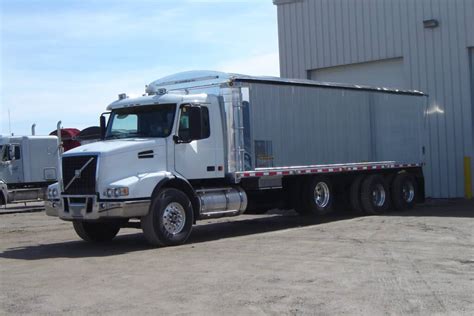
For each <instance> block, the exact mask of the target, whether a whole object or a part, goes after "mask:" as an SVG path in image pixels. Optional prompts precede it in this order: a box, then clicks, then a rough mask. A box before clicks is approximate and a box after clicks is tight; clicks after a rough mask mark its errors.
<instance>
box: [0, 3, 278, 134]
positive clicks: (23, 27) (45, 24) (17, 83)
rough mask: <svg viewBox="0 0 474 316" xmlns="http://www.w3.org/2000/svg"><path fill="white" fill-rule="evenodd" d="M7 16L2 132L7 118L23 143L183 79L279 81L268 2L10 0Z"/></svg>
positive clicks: (88, 121) (83, 123) (94, 119)
mask: <svg viewBox="0 0 474 316" xmlns="http://www.w3.org/2000/svg"><path fill="white" fill-rule="evenodd" d="M1 1H2V0H0V2H1ZM249 3H251V4H250V5H249ZM2 5H3V3H2ZM1 9H2V10H0V19H1V20H2V22H1V29H0V32H1V33H0V36H1V41H0V44H1V46H2V47H1V53H2V54H1V62H0V67H1V69H0V87H1V91H0V133H7V132H8V114H7V113H8V109H10V112H11V120H12V129H13V131H14V132H15V133H16V134H27V133H29V131H30V126H31V124H33V123H37V125H38V128H37V131H38V133H39V134H41V133H43V134H45V133H48V132H50V131H51V130H53V129H54V128H55V126H56V122H57V121H58V120H62V121H63V123H64V125H65V126H68V127H78V128H82V127H87V126H89V125H93V124H97V123H98V116H99V115H100V113H101V112H103V111H104V110H105V108H106V106H107V105H108V104H109V103H110V102H112V101H113V100H115V99H116V98H117V94H118V93H122V92H126V93H127V94H141V93H143V92H144V86H145V84H148V83H150V82H152V81H154V80H156V79H158V78H160V77H163V76H166V75H169V74H172V73H176V72H180V71H185V70H193V69H214V70H222V71H229V72H238V73H246V74H251V75H278V73H279V71H278V54H277V53H276V52H277V51H278V42H277V26H276V8H275V6H274V5H273V4H272V3H271V1H269V0H268V1H267V0H261V1H250V0H244V1H239V0H236V1H216V0H188V1H185V0H182V1H144V0H141V1H129V0H124V1H120V2H118V1H90V0H84V1H80V2H71V3H69V2H68V3H67V4H64V3H62V2H55V1H48V0H43V1H41V2H35V1H33V2H28V1H9V2H7V3H6V4H5V5H4V6H3V7H2V8H1ZM196 12H199V14H196Z"/></svg>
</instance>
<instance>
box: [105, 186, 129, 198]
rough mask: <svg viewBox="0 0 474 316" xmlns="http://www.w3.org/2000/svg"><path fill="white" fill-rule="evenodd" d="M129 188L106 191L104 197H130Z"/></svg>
mask: <svg viewBox="0 0 474 316" xmlns="http://www.w3.org/2000/svg"><path fill="white" fill-rule="evenodd" d="M128 193H129V192H128V188H127V187H122V188H108V189H106V190H105V191H104V195H105V196H107V197H108V198H111V197H116V198H118V197H121V196H128Z"/></svg>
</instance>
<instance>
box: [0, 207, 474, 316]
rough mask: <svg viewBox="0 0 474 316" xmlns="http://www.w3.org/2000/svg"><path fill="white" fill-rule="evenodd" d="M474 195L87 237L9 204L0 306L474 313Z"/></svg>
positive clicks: (79, 310)
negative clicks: (151, 241) (100, 240)
mask: <svg viewBox="0 0 474 316" xmlns="http://www.w3.org/2000/svg"><path fill="white" fill-rule="evenodd" d="M473 218H474V202H467V201H461V200H458V201H436V202H430V203H427V204H425V205H423V206H421V207H418V208H416V209H415V210H413V211H409V212H405V213H392V214H389V215H386V216H367V217H351V216H349V215H345V214H343V213H341V214H337V215H334V216H331V217H325V218H301V217H298V216H296V215H294V214H293V213H292V212H286V213H283V214H277V213H274V214H267V215H258V216H256V215H244V216H241V217H236V218H231V219H221V220H212V221H205V222H201V223H199V225H198V226H196V227H195V229H194V231H193V234H192V235H191V238H190V240H189V241H188V243H187V244H186V245H183V246H179V247H174V248H159V249H154V248H150V247H149V246H148V245H147V244H146V242H145V240H144V238H143V237H142V235H141V231H138V230H135V229H124V230H123V231H121V233H120V235H119V236H118V237H117V238H116V239H115V240H114V241H113V242H111V243H107V244H102V245H92V244H87V243H85V242H82V241H80V240H78V237H76V235H75V233H74V232H73V230H72V227H71V224H70V223H67V222H63V221H60V220H58V219H55V218H49V217H47V216H46V215H45V214H44V213H23V214H4V215H0V314H62V313H74V314H91V313H92V314H131V313H136V314H137V315H138V314H228V315H237V314H238V315H253V314H290V315H293V314H294V315H300V314H311V315H312V314H323V315H324V314H326V315H333V314H360V315H381V314H413V315H417V314H423V315H431V314H436V313H437V314H465V315H474V250H473V249H474V247H473V246H474V243H473V242H474V238H473V232H474V220H473Z"/></svg>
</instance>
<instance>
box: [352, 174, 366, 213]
mask: <svg viewBox="0 0 474 316" xmlns="http://www.w3.org/2000/svg"><path fill="white" fill-rule="evenodd" d="M363 179H364V176H363V175H359V176H357V177H356V178H355V179H354V180H353V181H352V183H351V187H350V190H349V203H350V205H351V209H352V211H353V212H354V213H356V214H362V213H363V212H364V210H363V209H362V203H361V201H360V189H361V184H362V180H363Z"/></svg>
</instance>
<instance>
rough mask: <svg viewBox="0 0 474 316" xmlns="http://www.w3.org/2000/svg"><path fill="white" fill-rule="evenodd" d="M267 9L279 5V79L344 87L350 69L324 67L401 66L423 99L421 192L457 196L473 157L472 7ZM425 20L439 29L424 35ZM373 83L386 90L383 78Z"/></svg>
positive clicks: (407, 4) (465, 0) (377, 1)
mask: <svg viewBox="0 0 474 316" xmlns="http://www.w3.org/2000/svg"><path fill="white" fill-rule="evenodd" d="M274 3H275V4H277V6H278V28H279V47H280V70H281V76H282V77H290V78H318V73H321V72H324V71H325V72H326V73H331V72H334V71H336V72H341V73H344V72H345V71H346V73H347V77H346V78H347V81H352V79H353V77H354V73H353V71H354V70H353V69H349V67H346V68H347V69H343V68H339V69H337V68H333V69H331V68H330V67H336V66H344V65H351V64H359V63H368V64H372V63H371V62H374V61H380V62H384V61H386V60H392V59H397V60H400V59H402V61H403V70H402V76H403V80H402V82H404V83H405V85H406V87H407V88H410V89H416V90H421V91H423V92H425V93H428V94H429V95H430V97H429V109H428V111H427V113H428V115H427V120H426V124H427V125H426V127H427V131H428V139H427V151H426V154H427V157H426V158H427V159H426V162H427V167H426V168H425V176H426V182H427V193H428V195H429V196H432V197H443V198H445V197H463V196H464V194H465V192H464V191H465V190H464V168H463V160H464V157H466V156H468V157H473V156H474V150H473V138H474V136H473V118H474V114H473V111H474V109H473V104H474V101H472V100H471V93H473V94H474V92H472V91H471V89H472V84H471V82H470V81H471V80H472V78H474V76H473V75H472V73H471V72H472V71H474V70H471V69H470V68H471V67H470V50H469V48H470V47H474V0H416V1H415V0H274ZM429 19H436V20H438V21H439V26H438V27H436V28H425V27H424V26H423V21H424V20H429ZM361 71H362V72H361V73H363V71H364V68H363V67H362V68H361ZM381 73H383V71H382V72H381ZM380 76H381V78H380V82H381V83H385V82H386V81H387V78H382V75H380ZM338 78H341V79H343V78H344V76H342V77H341V76H339V77H338ZM397 80H399V79H397ZM388 81H389V82H390V80H389V79H388ZM394 82H397V81H394ZM471 169H472V170H474V168H471Z"/></svg>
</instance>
